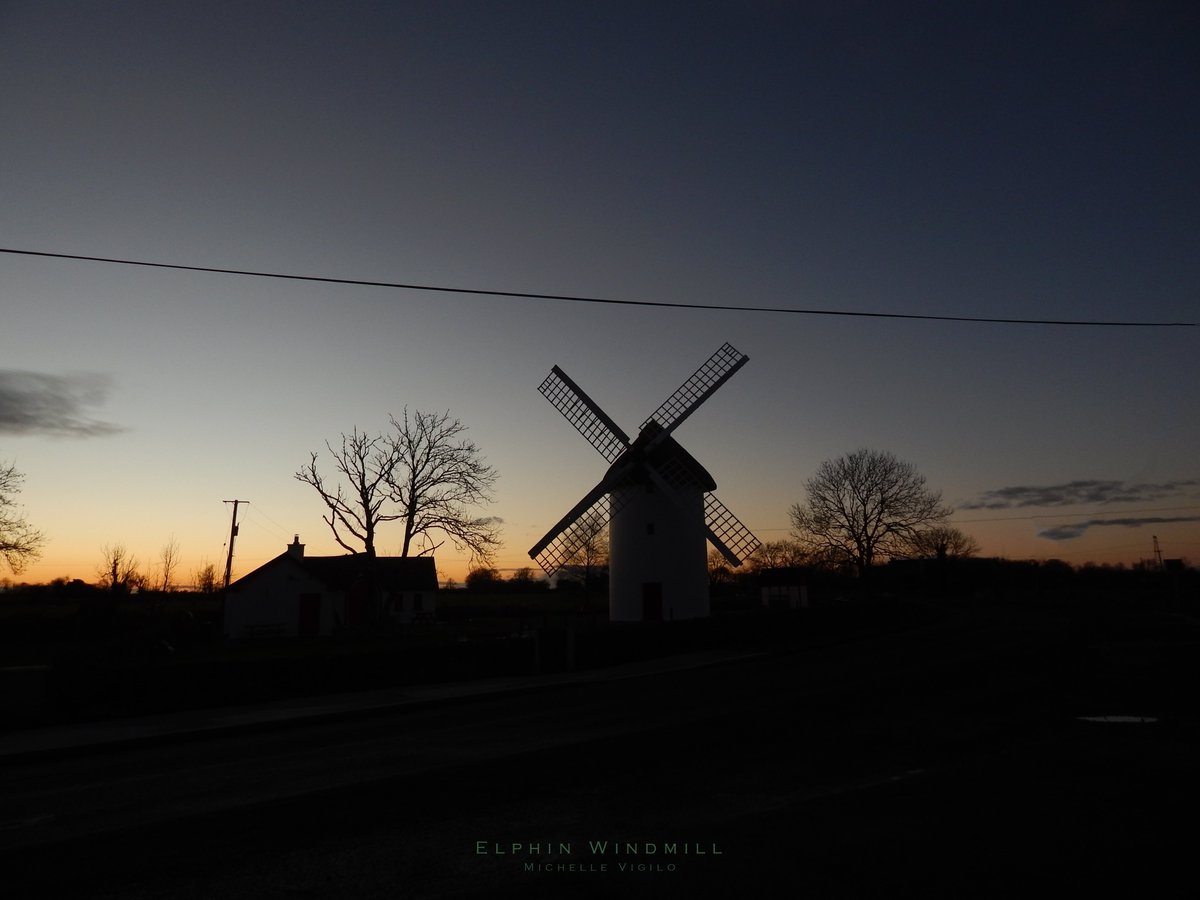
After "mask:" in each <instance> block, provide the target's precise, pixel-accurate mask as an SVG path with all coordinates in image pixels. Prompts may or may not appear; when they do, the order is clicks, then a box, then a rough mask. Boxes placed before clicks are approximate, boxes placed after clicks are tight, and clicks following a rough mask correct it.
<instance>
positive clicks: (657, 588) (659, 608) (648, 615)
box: [642, 581, 663, 622]
mask: <svg viewBox="0 0 1200 900" xmlns="http://www.w3.org/2000/svg"><path fill="white" fill-rule="evenodd" d="M662 617H663V591H662V582H661V581H647V582H645V583H644V584H643V585H642V621H643V622H661V621H662Z"/></svg>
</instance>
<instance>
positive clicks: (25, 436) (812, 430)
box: [0, 0, 1200, 582]
mask: <svg viewBox="0 0 1200 900" xmlns="http://www.w3.org/2000/svg"><path fill="white" fill-rule="evenodd" d="M1198 50H1200V7H1197V6H1196V5H1195V4H1192V3H1154V2H1128V3H1125V2H1117V0H1113V2H1100V0H1097V2H1084V3H1071V2H1061V3H1055V2H1037V3H1020V2H1008V3H984V2H979V3H975V2H965V3H949V4H947V3H924V2H906V3H894V2H867V0H863V2H853V0H845V2H812V3H803V2H797V3H783V2H765V0H764V2H738V3H732V2H731V3H704V2H687V3H671V2H653V3H646V2H644V0H642V2H634V3H623V2H606V3H596V4H591V3H589V4H584V3H561V2H514V3H489V2H452V0H449V2H447V0H442V2H429V3H421V2H404V3H394V2H387V3H383V2H357V3H354V2H352V3H331V2H291V0H288V2H253V0H251V2H246V0H237V2H213V0H204V2H187V0H181V2H172V3H161V2H139V0H130V2H116V3H104V4H100V3H86V2H74V3H71V2H55V0H36V2H22V0H0V84H3V85H4V90H3V91H0V160H2V161H3V163H2V165H0V248H4V249H5V250H25V251H38V252H43V253H59V254H69V255H81V256H93V257H110V258H120V259H127V260H142V261H151V262H159V263H171V264H180V265H186V266H200V267H215V268H225V269H239V270H252V271H260V272H276V273H289V274H300V275H314V276H326V277H331V278H341V279H350V280H366V281H381V282H390V283H405V284H417V285H427V286H443V287H456V288H468V289H470V288H474V289H480V290H496V291H514V292H530V293H540V294H555V295H571V296H583V297H595V298H611V299H620V300H633V301H653V302H657V303H665V304H695V305H706V306H723V307H735V309H721V310H712V309H695V308H671V307H670V306H667V307H661V306H637V305H611V304H592V303H579V302H570V301H564V300H545V299H540V300H539V299H520V298H510V297H498V296H486V295H478V294H470V293H452V292H431V291H422V290H397V289H390V288H381V287H367V286H355V285H342V284H328V283H316V282H302V281H294V280H279V279H268V278H253V277H244V276H236V275H228V274H215V273H206V272H194V271H178V270H170V269H156V268H146V267H136V266H122V265H115V264H110V263H101V262H86V261H79V260H67V259H58V258H50V257H39V256H29V255H18V254H12V253H0V461H5V462H9V463H14V464H15V465H16V467H17V468H18V469H19V470H20V471H21V472H22V473H23V474H24V476H25V481H24V489H23V491H22V493H21V494H20V496H19V498H18V499H19V501H20V503H21V504H22V507H23V510H24V512H25V514H26V516H27V518H28V519H29V521H30V522H31V523H32V524H33V525H34V526H36V527H37V528H39V529H40V530H41V531H42V532H44V534H45V536H46V538H47V542H46V545H45V548H44V554H43V557H42V559H41V560H40V561H39V562H38V563H36V564H34V565H32V566H30V567H29V568H28V569H27V570H26V571H25V572H24V573H23V574H22V575H20V576H19V578H18V580H26V581H31V582H38V581H48V580H50V579H52V578H56V577H69V578H82V579H83V580H85V581H92V580H95V578H96V577H97V569H98V568H99V565H100V562H101V557H102V548H103V547H105V546H106V545H107V546H111V545H115V544H121V545H123V546H125V547H126V548H127V549H128V550H129V551H130V552H131V553H133V554H134V555H135V556H136V557H137V558H138V559H139V560H140V561H141V562H142V563H143V567H144V568H150V567H151V566H152V565H153V563H154V561H155V559H156V557H157V556H158V554H159V553H160V551H161V549H162V547H163V546H164V545H165V544H166V543H167V542H168V541H169V540H171V539H172V538H173V539H174V540H175V541H176V542H177V544H178V545H179V547H180V550H181V552H182V556H183V567H182V568H183V575H184V577H183V579H182V580H184V581H187V580H188V578H187V576H188V575H190V573H191V572H193V571H194V570H195V569H196V568H198V567H199V566H200V565H202V564H203V563H205V562H211V563H214V564H215V565H216V566H217V567H218V570H221V569H223V567H224V561H225V554H226V550H227V547H226V541H227V539H228V533H229V526H230V513H231V506H230V505H229V504H227V503H226V502H225V501H227V500H232V499H239V500H248V501H249V505H244V506H242V507H241V510H240V511H239V518H240V520H241V527H240V533H239V536H238V539H237V542H236V546H235V557H234V575H235V577H236V576H237V575H239V574H245V573H246V572H248V571H250V570H252V569H253V568H255V567H256V566H258V565H261V564H262V563H264V562H265V561H267V560H268V559H270V558H272V557H274V556H275V555H277V554H278V553H280V552H282V551H283V548H284V546H285V545H286V544H287V543H288V542H290V541H291V540H292V537H293V535H295V534H299V535H300V539H301V541H302V542H304V543H305V544H306V545H307V548H308V549H307V552H308V553H310V554H332V553H340V552H342V551H341V548H339V547H338V546H337V545H336V544H335V543H334V542H333V538H332V535H331V534H330V532H329V530H328V528H327V527H326V526H325V524H324V523H323V522H322V520H321V515H322V513H323V507H322V505H321V502H320V500H319V498H318V497H317V495H316V494H315V492H314V491H313V490H312V488H311V487H309V486H307V485H304V484H302V483H301V482H299V481H297V480H296V479H295V478H294V477H293V475H294V473H295V472H296V471H297V470H298V469H299V468H300V467H301V466H302V465H303V464H304V463H305V462H306V461H307V460H308V456H309V453H310V452H311V451H322V458H323V459H324V460H326V464H327V465H328V456H327V454H324V452H323V451H324V443H325V441H326V440H327V439H328V440H334V441H336V440H337V439H338V436H339V435H340V434H341V433H342V432H348V431H350V430H351V429H352V428H355V427H357V428H359V429H364V430H367V431H372V432H375V431H380V430H382V429H385V428H386V427H387V424H388V416H389V414H394V415H399V414H401V413H402V411H403V409H404V408H405V407H406V406H407V407H408V408H409V409H410V410H418V409H419V410H427V411H443V410H449V411H451V413H452V414H453V416H455V417H457V418H458V419H460V420H461V422H462V423H463V424H464V425H466V426H467V428H468V431H467V436H468V437H469V438H470V439H472V440H473V441H475V442H476V443H477V444H478V445H479V447H480V448H481V450H482V451H483V453H484V455H485V457H486V459H487V462H488V463H490V464H491V465H492V466H494V467H495V468H496V470H497V472H498V474H499V480H498V481H497V485H496V497H495V502H494V503H493V504H492V505H491V506H489V507H486V508H484V509H481V510H480V511H479V513H480V515H490V516H496V517H498V518H500V519H501V520H503V525H502V536H503V539H504V546H503V548H502V550H501V552H500V553H499V556H498V558H497V565H498V567H499V568H501V569H502V570H505V571H510V570H513V569H516V568H518V567H521V566H526V565H531V564H532V563H531V561H530V559H529V558H528V555H527V551H528V549H529V548H530V547H531V546H532V545H533V544H534V543H535V542H536V541H537V540H538V539H539V538H540V537H541V536H542V535H543V534H544V533H545V532H546V531H547V530H548V529H549V528H550V527H551V526H552V525H553V524H554V523H555V522H556V521H557V520H558V519H559V517H560V516H562V515H563V513H565V512H566V511H567V510H568V509H570V508H571V506H573V505H574V504H575V503H576V501H578V500H579V499H580V498H581V497H582V496H583V495H584V494H585V493H586V492H587V491H588V490H589V489H590V488H591V487H592V486H593V485H594V484H595V483H596V482H597V481H598V480H599V478H600V477H601V475H602V474H603V472H604V470H605V468H606V465H605V462H604V460H603V459H602V458H601V457H600V456H599V455H598V454H597V453H596V452H595V451H594V450H593V449H592V448H590V447H589V446H587V443H586V442H585V441H584V440H583V438H581V437H580V436H579V435H578V434H577V433H576V432H575V431H574V430H573V429H572V428H571V426H570V425H569V424H568V423H567V422H566V421H565V420H564V419H563V418H562V417H561V416H560V415H559V414H558V413H557V412H556V411H555V410H554V409H553V408H552V407H551V406H550V404H549V403H547V402H546V400H545V399H544V398H543V397H542V396H541V395H540V394H539V393H538V392H537V386H538V384H539V383H540V382H541V380H542V379H543V378H544V377H545V375H546V374H547V373H548V372H549V371H550V368H551V366H553V365H555V364H558V365H560V366H561V367H562V368H563V369H565V370H566V371H567V373H568V374H569V375H570V376H571V377H572V378H573V379H574V380H575V381H576V382H577V383H578V384H579V385H580V386H581V387H583V389H584V390H585V391H587V392H588V393H589V394H590V395H591V396H592V398H593V399H594V400H595V401H596V402H597V403H598V404H599V405H600V406H601V407H602V408H603V409H604V410H605V411H606V412H608V413H609V414H610V415H611V416H612V417H613V418H614V419H615V420H616V421H617V422H618V424H620V425H621V426H622V427H623V428H624V429H625V430H626V431H628V432H631V433H632V432H634V431H635V429H636V428H637V426H638V424H639V423H640V422H641V421H642V420H643V419H644V418H645V417H646V416H647V415H648V414H649V412H650V411H652V410H653V409H654V408H655V407H656V406H657V405H658V404H659V403H660V402H661V401H662V400H663V399H664V398H665V397H666V396H667V395H669V394H670V393H671V392H672V391H673V390H674V389H675V388H676V387H677V386H678V385H679V384H680V383H682V382H683V381H684V379H685V378H687V377H688V376H689V375H690V374H691V373H692V372H693V371H694V370H695V369H696V367H697V366H699V365H700V364H701V363H702V362H703V361H704V360H705V359H706V358H707V357H708V356H709V355H710V354H711V353H712V352H713V351H715V350H716V349H717V348H718V347H719V346H720V345H721V344H722V343H723V342H726V341H728V342H730V343H732V344H733V345H734V346H735V347H736V348H737V349H738V350H740V351H742V352H744V353H746V354H748V355H749V357H750V361H749V362H748V363H747V364H746V366H745V367H743V368H742V369H741V371H739V372H738V373H737V374H736V375H735V376H734V377H733V378H732V379H731V380H730V381H729V382H728V383H727V384H726V385H725V386H724V387H722V388H721V389H720V390H719V391H718V392H717V393H716V394H715V395H714V396H713V397H712V398H711V399H709V400H708V401H707V402H706V403H705V404H704V405H703V406H702V407H701V408H700V409H699V410H698V411H697V412H696V413H695V415H693V416H692V417H691V418H690V419H689V420H688V421H687V422H686V423H684V424H683V425H682V426H681V427H680V428H679V430H678V431H677V432H676V433H675V437H676V438H677V439H678V440H679V441H680V443H682V444H683V445H684V446H685V447H686V448H687V449H688V450H689V451H690V452H691V453H693V455H695V456H696V457H697V458H698V459H699V460H700V461H701V462H702V463H703V464H704V465H705V467H706V468H707V469H708V470H709V471H710V472H711V473H712V475H713V477H714V478H715V480H716V482H717V484H718V489H717V495H718V497H720V498H721V500H722V501H723V502H724V503H725V505H726V506H728V507H729V508H730V509H732V510H733V511H734V512H735V513H736V514H737V515H738V516H739V517H740V518H741V519H742V521H744V522H745V523H746V525H748V526H749V527H750V528H751V529H752V530H753V531H754V532H755V533H756V534H757V535H758V537H759V538H760V539H762V540H780V539H782V538H784V537H786V536H787V534H788V529H789V519H788V509H789V507H790V506H791V504H792V503H794V502H796V501H799V500H802V499H803V492H804V482H805V480H806V479H808V478H809V477H811V476H812V475H813V474H814V473H815V471H816V469H817V467H818V466H819V465H820V463H821V462H822V461H823V460H826V459H830V458H834V457H837V456H840V455H842V454H844V453H848V452H851V451H853V450H856V449H859V448H861V447H871V448H875V449H879V450H885V451H890V452H892V453H894V454H895V455H897V456H898V457H900V458H902V459H904V460H907V461H909V462H911V463H913V465H915V466H916V467H917V469H918V470H919V471H920V472H921V473H922V474H924V475H925V476H926V478H927V479H928V482H929V485H930V487H932V488H934V489H936V490H939V491H941V493H942V496H943V499H944V500H945V502H946V503H947V504H949V505H950V506H952V507H953V508H954V510H955V512H954V515H953V519H952V521H953V522H954V524H956V525H957V526H958V527H960V528H961V529H962V530H963V531H965V532H967V533H968V534H970V535H972V536H973V537H974V538H975V539H976V540H977V541H978V543H979V544H980V549H981V553H982V554H983V555H985V556H1004V557H1008V558H1013V559H1047V558H1058V559H1064V560H1066V561H1068V562H1072V563H1077V564H1081V563H1085V562H1089V561H1091V562H1112V563H1116V562H1125V563H1132V562H1135V561H1137V560H1141V559H1148V558H1150V557H1151V555H1152V539H1153V537H1154V536H1157V538H1158V540H1159V543H1160V546H1161V548H1162V552H1163V555H1164V556H1166V557H1168V558H1174V557H1182V558H1185V559H1189V560H1190V561H1191V562H1192V563H1200V462H1198V458H1197V453H1196V448H1197V447H1198V446H1200V417H1198V416H1197V415H1196V412H1197V410H1198V409H1200V378H1198V377H1197V375H1198V374H1200V373H1198V366H1197V359H1198V358H1200V354H1198V352H1197V351H1198V350H1200V328H1197V327H1196V325H1195V323H1196V322H1197V321H1200V295H1198V292H1197V283H1198V280H1200V279H1198V277H1197V276H1198V275H1200V252H1197V251H1198V249H1200V247H1198V244H1200V240H1198V239H1200V176H1198V174H1197V172H1198V170H1197V167H1196V164H1195V161H1196V160H1197V159H1200V108H1198V107H1197V104H1196V102H1195V101H1196V96H1197V89H1198V88H1200V52H1197V51H1198ZM748 307H757V308H774V309H781V310H793V311H795V310H810V311H812V310H820V311H825V312H829V313H862V312H870V313H879V314H892V315H895V314H900V315H920V316H946V317H965V318H972V317H974V318H1004V319H1038V320H1080V321H1106V322H1107V321H1120V322H1167V323H1191V324H1190V325H1182V326H1176V327H1102V326H1064V325H1038V324H1002V323H983V322H964V321H942V320H932V319H906V318H888V317H883V316H878V317H866V316H850V315H810V314H801V313H797V312H752V311H747V309H746V308H748ZM400 541H401V538H400V534H399V530H398V528H397V529H396V530H394V531H392V532H390V533H389V532H388V531H386V530H385V531H384V532H383V533H382V534H381V538H380V551H381V552H383V553H396V552H399V547H400ZM437 560H438V568H439V571H440V572H441V573H442V575H443V576H444V577H452V578H455V579H458V580H461V579H462V577H463V576H464V575H465V571H466V564H467V560H466V558H465V554H462V553H458V552H456V551H454V550H453V548H452V547H451V545H449V544H447V545H446V546H445V547H443V548H441V549H440V550H439V551H438V553H437ZM0 574H3V575H6V576H8V575H10V573H8V572H7V571H5V572H2V573H0Z"/></svg>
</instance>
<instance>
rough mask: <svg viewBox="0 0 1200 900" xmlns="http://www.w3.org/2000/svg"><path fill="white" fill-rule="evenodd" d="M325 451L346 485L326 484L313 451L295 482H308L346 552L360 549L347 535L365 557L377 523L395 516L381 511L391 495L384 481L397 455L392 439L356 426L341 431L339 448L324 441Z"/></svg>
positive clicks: (371, 547)
mask: <svg viewBox="0 0 1200 900" xmlns="http://www.w3.org/2000/svg"><path fill="white" fill-rule="evenodd" d="M325 447H326V449H328V450H329V453H330V455H331V456H332V457H333V464H334V468H336V469H337V471H338V474H339V475H340V477H341V478H344V479H345V480H346V482H347V483H348V484H349V487H348V488H346V487H343V485H342V482H341V481H340V480H339V481H338V482H337V483H336V484H334V485H333V486H329V485H327V484H326V482H325V479H324V478H323V477H322V476H321V474H320V473H319V472H318V471H317V454H316V453H312V454H310V456H311V459H310V460H309V462H308V465H307V466H305V467H304V468H302V469H300V471H298V472H297V473H296V474H295V476H294V477H295V478H296V479H297V480H298V481H303V482H304V483H305V484H308V485H311V486H312V487H313V489H314V490H316V492H317V493H318V494H320V495H321V500H322V501H323V502H324V504H325V506H326V508H328V510H329V514H328V515H326V516H323V517H322V518H323V519H324V520H325V524H326V525H328V526H329V528H330V530H332V531H333V539H334V540H335V541H337V542H338V543H339V544H340V545H341V546H342V547H344V548H346V550H348V551H350V552H351V553H359V552H360V548H359V547H358V546H355V545H351V544H349V543H347V541H348V540H349V539H351V538H353V539H355V540H357V541H358V542H359V543H360V544H361V545H362V547H361V552H364V553H366V555H367V556H368V557H372V558H373V557H374V556H375V555H376V554H375V535H376V531H377V530H378V528H379V525H380V524H381V523H383V522H389V521H392V520H394V519H398V518H399V517H400V516H399V514H389V513H386V512H384V506H385V504H386V503H387V502H388V500H389V497H390V494H389V492H390V490H391V488H390V484H389V479H390V478H391V477H392V472H393V470H394V469H395V467H396V464H397V462H398V459H397V457H396V451H395V450H394V448H393V446H392V443H391V442H390V441H389V440H387V439H386V438H385V437H384V436H383V435H375V436H370V435H367V434H365V433H362V432H359V430H358V429H357V428H355V429H354V430H353V431H351V432H350V434H348V435H347V434H342V442H341V446H340V447H339V448H338V449H336V450H335V449H334V447H333V445H332V444H331V443H329V441H326V442H325Z"/></svg>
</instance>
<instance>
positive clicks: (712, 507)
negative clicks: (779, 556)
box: [704, 493, 759, 566]
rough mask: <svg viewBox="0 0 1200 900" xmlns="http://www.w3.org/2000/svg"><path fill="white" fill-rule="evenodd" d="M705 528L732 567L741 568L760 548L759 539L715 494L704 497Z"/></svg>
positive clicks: (714, 544)
mask: <svg viewBox="0 0 1200 900" xmlns="http://www.w3.org/2000/svg"><path fill="white" fill-rule="evenodd" d="M704 527H705V528H706V529H707V531H708V539H709V540H710V541H712V544H713V546H714V547H716V548H717V549H718V550H720V551H721V555H722V556H724V557H725V558H726V559H727V560H729V563H730V565H734V566H740V565H741V564H742V561H743V560H744V559H745V558H746V557H748V556H749V555H750V554H751V553H753V552H754V551H755V550H757V549H758V547H759V540H758V538H756V537H755V536H754V535H753V534H752V533H751V532H750V529H749V528H747V527H746V526H745V525H743V524H742V522H741V520H740V519H738V517H737V516H735V515H734V514H733V513H732V512H730V510H729V507H727V506H726V505H725V504H724V503H722V502H721V501H720V500H718V499H717V495H716V494H713V493H707V494H705V495H704Z"/></svg>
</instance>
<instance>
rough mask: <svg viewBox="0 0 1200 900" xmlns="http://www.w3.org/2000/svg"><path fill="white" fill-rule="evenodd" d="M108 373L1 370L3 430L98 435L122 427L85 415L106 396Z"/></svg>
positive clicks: (0, 423) (0, 417) (0, 425)
mask: <svg viewBox="0 0 1200 900" xmlns="http://www.w3.org/2000/svg"><path fill="white" fill-rule="evenodd" d="M111 386H112V381H111V379H110V378H108V377H107V376H105V375H45V374H42V373H39V372H21V371H15V370H12V369H2V370H0V434H15V435H29V434H40V435H51V436H54V437H96V436H100V435H106V434H115V433H116V432H119V431H123V430H124V429H122V428H121V427H120V426H118V425H113V424H111V423H109V422H102V421H99V420H97V419H93V418H90V417H88V416H87V415H85V410H86V409H87V408H88V407H92V406H98V405H100V404H101V403H103V402H104V400H105V399H106V398H107V396H108V393H109V390H110V389H111Z"/></svg>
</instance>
